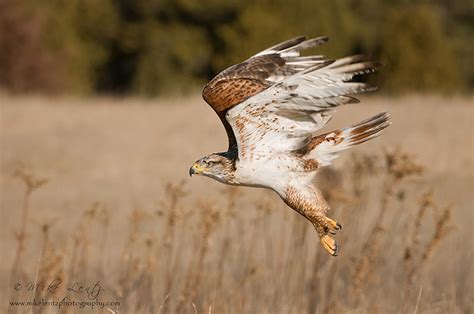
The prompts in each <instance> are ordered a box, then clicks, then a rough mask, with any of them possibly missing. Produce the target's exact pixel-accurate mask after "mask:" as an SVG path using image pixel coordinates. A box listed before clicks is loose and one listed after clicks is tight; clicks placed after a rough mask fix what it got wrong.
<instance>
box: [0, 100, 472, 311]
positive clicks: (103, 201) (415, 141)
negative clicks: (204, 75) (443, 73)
mask: <svg viewBox="0 0 474 314" xmlns="http://www.w3.org/2000/svg"><path fill="white" fill-rule="evenodd" d="M428 100H430V101H428V102H427V101H426V100H422V99H421V98H416V97H413V98H405V99H399V100H385V99H368V100H367V105H365V106H363V107H362V106H361V107H358V108H357V107H355V106H354V107H347V108H344V109H341V110H340V111H341V114H340V115H339V117H338V116H336V117H335V118H336V120H335V123H334V124H333V125H331V127H338V126H342V125H344V124H347V123H348V122H356V120H357V119H359V118H363V117H365V116H368V115H370V114H372V113H375V112H376V111H380V110H383V109H389V110H390V111H391V112H392V115H393V117H394V124H393V126H392V127H391V128H390V129H389V131H388V132H387V134H386V135H384V137H382V139H383V140H382V139H378V140H375V141H373V142H372V143H369V144H364V146H361V147H360V148H356V149H354V150H353V151H352V152H347V153H345V154H344V156H343V157H341V158H340V159H339V160H337V161H336V162H335V165H334V167H331V168H327V169H324V170H323V171H322V172H321V175H320V177H319V179H318V185H319V186H320V187H321V188H322V190H323V192H324V194H325V195H326V197H327V198H328V200H329V202H330V204H331V205H332V207H333V213H332V214H331V217H334V218H335V219H337V220H338V221H340V222H342V223H343V225H344V229H343V230H342V231H340V232H339V235H338V236H337V238H338V239H337V240H338V242H339V243H340V245H341V253H340V256H338V257H337V258H333V257H331V256H329V255H328V254H327V253H325V252H324V251H323V250H322V249H321V248H320V245H319V243H318V238H317V235H316V234H315V232H314V230H313V228H312V226H311V225H310V224H309V223H308V222H307V221H306V220H304V219H303V218H302V217H300V216H298V215H297V214H296V213H294V212H292V211H290V210H289V209H288V208H287V207H286V206H285V205H284V204H283V203H282V202H281V201H280V200H279V199H278V198H277V197H276V196H275V195H273V194H272V193H270V192H268V191H265V190H258V189H245V188H229V187H226V186H223V185H220V184H217V183H214V182H211V181H209V180H206V179H203V178H196V179H195V178H193V179H192V180H190V179H188V178H186V172H187V168H188V166H189V165H190V164H191V163H192V161H194V160H195V159H196V158H198V157H199V156H200V154H205V153H207V152H211V151H216V150H218V149H219V146H220V147H225V136H224V133H223V131H222V130H221V129H220V126H219V124H218V122H217V121H214V120H217V119H213V118H214V117H213V116H212V115H211V111H210V110H208V111H206V112H204V113H202V118H201V116H199V117H198V118H196V117H197V114H199V112H200V111H204V110H206V109H204V108H205V107H202V108H201V106H203V104H202V103H200V102H198V101H196V100H194V99H183V100H179V101H178V100H174V101H162V102H164V104H162V105H161V106H154V105H152V104H144V103H143V102H142V101H138V100H121V101H119V103H118V104H112V103H111V101H110V100H106V99H101V100H93V101H94V102H95V104H93V105H90V104H85V103H83V101H79V100H74V99H69V100H65V99H58V100H48V99H41V98H5V99H3V100H2V108H1V109H2V134H1V141H2V149H3V148H5V150H4V155H3V157H2V161H1V162H2V163H1V169H2V172H1V173H2V175H1V178H2V180H1V191H2V203H1V204H2V252H3V254H2V255H3V257H4V258H3V260H4V261H6V262H7V265H10V266H2V268H1V276H2V279H3V280H2V281H1V282H2V286H1V289H2V296H3V297H2V304H1V307H0V309H1V310H2V311H3V312H8V311H11V312H15V311H16V312H19V313H23V312H29V311H30V310H31V312H38V313H41V312H45V313H47V312H49V311H51V310H53V311H56V310H57V308H55V307H45V306H30V307H26V306H25V307H11V306H9V301H14V300H17V301H28V300H32V299H33V298H36V299H41V298H42V299H44V300H50V301H52V300H61V299H63V298H64V296H67V297H68V298H69V299H68V300H74V301H90V300H91V299H88V293H87V292H84V291H85V288H86V287H91V289H89V291H92V292H96V290H93V289H92V287H94V285H95V284H96V282H98V281H99V282H100V285H101V287H102V289H104V290H103V291H101V293H100V295H99V297H98V299H99V300H101V301H119V302H120V303H121V305H120V307H118V306H115V305H107V306H105V308H103V309H100V308H99V309H97V308H95V309H94V311H96V312H101V313H108V312H111V311H113V312H117V313H229V312H230V313H235V312H239V313H240V312H241V313H346V312H350V313H367V312H371V313H393V312H398V313H412V312H415V313H419V312H427V313H432V312H437V313H469V312H472V311H473V310H474V308H473V306H474V304H473V302H472V292H471V291H472V289H473V288H474V287H473V285H472V282H474V281H473V280H470V279H472V277H473V273H474V272H473V269H472V264H473V263H472V253H473V252H472V247H473V246H472V244H473V243H472V231H471V230H472V229H471V224H472V195H471V192H472V187H473V183H474V175H473V173H472V169H473V168H472V166H473V161H472V150H471V151H470V150H469V140H470V141H471V144H472V133H470V132H469V131H472V120H473V119H472V118H473V117H472V112H473V110H472V103H471V101H470V100H460V99H455V100H450V108H445V106H443V104H444V103H445V102H447V100H446V99H444V100H443V99H437V98H428ZM49 102H54V103H51V104H49ZM56 102H68V104H63V105H59V104H56ZM129 102H134V103H135V104H134V105H133V106H132V105H131V104H130V105H129V104H128V103H129ZM178 102H187V103H189V104H188V105H184V104H183V105H178V104H177V103H178ZM7 103H8V104H7ZM380 103H382V105H380ZM346 110H349V112H345V111H346ZM351 110H352V111H351ZM407 112H411V114H410V115H407ZM469 128H471V130H470V129H469ZM219 131H222V132H221V133H222V134H220V133H219V134H220V135H218V136H217V137H219V139H217V142H214V141H215V137H216V136H215V135H214V134H215V133H216V132H219ZM213 145H215V147H211V146H213ZM471 146H472V145H471ZM396 147H403V148H396ZM471 148H472V147H471ZM446 150H450V152H449V151H446ZM433 152H437V153H436V155H433ZM24 165H28V166H29V168H28V167H26V166H24ZM43 177H47V178H48V179H49V181H47V180H46V179H42V178H43ZM18 179H20V180H18ZM169 182H171V183H169ZM46 183H47V184H46ZM55 280H61V286H60V287H59V288H58V289H57V290H56V291H54V293H53V292H51V291H48V289H47V288H45V287H47V286H48V285H49V284H50V283H51V282H54V281H55ZM18 283H20V284H22V287H23V286H24V287H26V286H27V285H28V283H31V284H32V286H33V287H34V289H32V290H31V291H28V290H27V289H26V288H22V289H19V291H17V290H15V288H14V287H17V286H16V285H17V284H18ZM74 283H77V284H79V285H83V286H84V291H83V292H82V293H76V292H73V291H68V290H67V287H72V286H74ZM93 296H94V293H92V297H93ZM86 309H87V310H88V312H90V311H91V308H90V307H87V306H86ZM61 311H62V312H83V311H84V309H80V308H78V307H73V306H71V307H67V308H65V307H63V308H62V309H61Z"/></svg>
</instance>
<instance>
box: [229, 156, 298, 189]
mask: <svg viewBox="0 0 474 314" xmlns="http://www.w3.org/2000/svg"><path fill="white" fill-rule="evenodd" d="M299 167H300V165H299V163H298V161H297V160H296V159H294V158H291V157H290V156H288V155H283V154H279V155H274V156H271V157H270V158H261V159H258V160H255V159H254V160H252V161H240V162H237V164H236V172H235V180H236V181H237V182H238V183H239V184H241V185H247V186H256V187H265V188H270V189H272V190H275V191H276V192H277V193H279V194H280V193H281V192H283V190H284V189H285V187H286V185H287V184H288V182H290V181H293V180H295V179H299V178H301V177H302V176H303V177H306V175H304V174H303V173H302V172H300V171H299V170H298V168H299Z"/></svg>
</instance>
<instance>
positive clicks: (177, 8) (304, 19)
mask: <svg viewBox="0 0 474 314" xmlns="http://www.w3.org/2000/svg"><path fill="white" fill-rule="evenodd" d="M473 25H474V2H473V1H469V0H457V1H449V0H433V1H427V0H425V1H423V0H412V1H404V0H401V1H400V0H398V1H397V0H352V1H348V0H332V1H323V0H295V1H284V0H259V1H250V0H240V1H239V0H229V1H221V0H207V1H195V0H115V1H114V0H48V1H38V0H23V1H18V0H0V88H2V89H6V90H8V91H12V92H17V93H23V92H31V91H34V92H35V91H39V92H48V93H75V94H90V93H107V94H139V95H152V96H153V95H162V94H166V93H170V92H189V91H193V92H194V91H197V90H198V89H199V88H200V87H201V86H202V84H204V83H205V82H206V81H207V80H209V79H210V78H212V76H213V75H215V74H216V73H218V72H219V71H221V70H222V69H224V68H226V67H228V66H230V65H232V64H234V63H237V62H239V61H241V60H243V59H245V58H247V57H249V56H250V55H252V54H255V53H256V52H258V51H260V50H263V49H264V48H266V47H268V46H270V45H273V44H275V43H277V42H279V41H283V40H286V39H288V38H291V37H294V36H297V35H301V34H306V35H309V36H320V35H327V36H329V37H330V38H331V41H330V42H329V43H328V44H326V45H325V46H323V47H321V48H319V49H318V52H317V53H318V54H321V53H322V54H325V55H327V56H329V57H331V58H332V57H342V56H344V55H348V54H354V53H361V52H362V53H370V54H371V55H372V56H373V58H374V59H377V60H379V61H381V62H382V63H384V65H385V67H384V68H383V69H382V71H380V72H379V73H377V74H376V75H375V76H371V77H370V78H369V80H373V81H376V82H377V85H379V86H381V87H382V90H383V91H385V92H393V93H402V92H411V91H421V92H425V91H426V92H433V91H435V92H442V93H445V92H470V91H472V87H473V86H474V68H473V67H472V62H471V60H472V56H473V52H474V48H473V47H474V44H473V38H474V27H473ZM313 52H314V51H313Z"/></svg>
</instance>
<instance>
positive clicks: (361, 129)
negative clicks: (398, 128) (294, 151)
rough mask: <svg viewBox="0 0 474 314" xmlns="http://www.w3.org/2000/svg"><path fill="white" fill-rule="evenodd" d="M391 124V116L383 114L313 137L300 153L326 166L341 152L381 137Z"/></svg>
mask: <svg viewBox="0 0 474 314" xmlns="http://www.w3.org/2000/svg"><path fill="white" fill-rule="evenodd" d="M390 124H391V121H390V115H389V114H388V113H386V112H382V113H379V114H378V115H375V116H373V117H371V118H369V119H367V120H364V121H361V122H359V123H357V124H355V125H352V126H350V127H347V128H343V129H339V130H336V131H332V132H330V133H326V134H322V135H319V136H316V137H313V138H311V139H310V140H309V142H308V143H307V144H306V145H305V147H304V148H303V150H302V151H300V153H303V154H304V155H305V156H306V157H309V158H310V159H315V160H316V161H318V163H319V164H320V165H322V166H326V165H329V164H330V163H331V160H333V159H334V158H336V157H337V156H338V155H337V153H339V152H340V151H342V150H345V149H348V148H350V147H352V146H354V145H357V144H361V143H364V142H367V141H368V140H371V139H373V138H376V137H377V136H380V135H381V134H382V130H383V129H385V128H386V127H388V126H389V125H390Z"/></svg>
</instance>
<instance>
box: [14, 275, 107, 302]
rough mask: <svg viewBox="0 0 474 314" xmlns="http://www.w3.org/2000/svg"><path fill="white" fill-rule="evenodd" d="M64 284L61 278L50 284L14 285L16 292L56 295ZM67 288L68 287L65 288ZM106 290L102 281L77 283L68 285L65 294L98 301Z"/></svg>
mask: <svg viewBox="0 0 474 314" xmlns="http://www.w3.org/2000/svg"><path fill="white" fill-rule="evenodd" d="M63 286H64V285H63V282H62V280H61V279H59V278H55V279H53V280H51V281H50V282H49V283H45V282H39V283H36V282H32V281H29V282H25V283H21V282H17V283H15V284H14V285H13V288H14V289H15V290H16V291H26V292H45V291H46V292H48V293H51V294H55V293H56V292H58V291H61V289H62V288H63ZM65 287H66V286H65ZM104 290H105V289H104V288H102V286H101V284H100V281H96V282H95V284H93V285H83V284H81V283H79V282H77V281H74V282H72V283H71V284H69V285H67V287H66V289H65V292H70V293H72V294H74V295H85V296H86V297H87V298H88V299H89V300H95V301H97V300H98V298H99V295H100V294H101V293H102V292H103V291H104Z"/></svg>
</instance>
